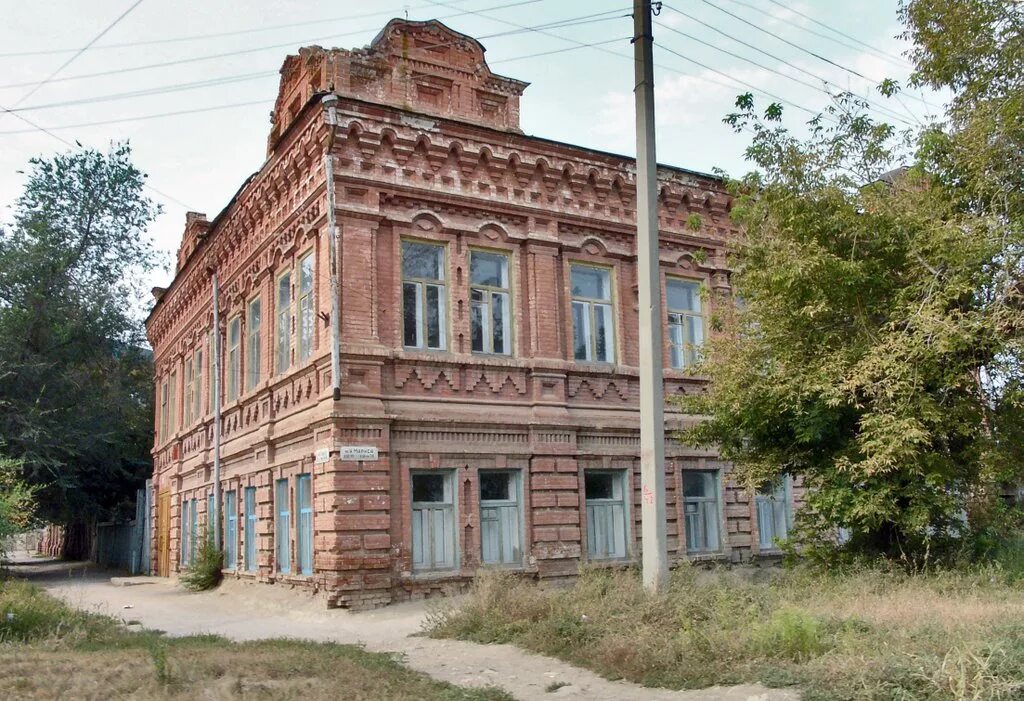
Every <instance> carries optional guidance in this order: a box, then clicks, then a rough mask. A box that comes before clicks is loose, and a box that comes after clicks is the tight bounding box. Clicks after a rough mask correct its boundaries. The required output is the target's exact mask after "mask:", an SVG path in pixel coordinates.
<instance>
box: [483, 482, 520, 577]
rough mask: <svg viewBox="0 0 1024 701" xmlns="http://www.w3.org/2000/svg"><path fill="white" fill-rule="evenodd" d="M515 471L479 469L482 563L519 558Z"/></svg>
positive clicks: (515, 561)
mask: <svg viewBox="0 0 1024 701" xmlns="http://www.w3.org/2000/svg"><path fill="white" fill-rule="evenodd" d="M520 491H521V490H520V487H519V473H518V472H515V471H509V470H481V471H480V551H481V558H482V560H483V562H484V564H485V565H518V564H522V561H523V547H522V510H521V503H522V502H521V500H520V496H519V495H520Z"/></svg>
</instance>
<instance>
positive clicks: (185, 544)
mask: <svg viewBox="0 0 1024 701" xmlns="http://www.w3.org/2000/svg"><path fill="white" fill-rule="evenodd" d="M190 523H191V521H190V520H189V508H188V499H183V500H182V502H181V538H180V549H181V564H182V565H183V566H184V565H187V564H188V563H189V562H191V560H192V556H191V545H192V541H191V540H189V537H188V536H189V530H190V528H189V524H190Z"/></svg>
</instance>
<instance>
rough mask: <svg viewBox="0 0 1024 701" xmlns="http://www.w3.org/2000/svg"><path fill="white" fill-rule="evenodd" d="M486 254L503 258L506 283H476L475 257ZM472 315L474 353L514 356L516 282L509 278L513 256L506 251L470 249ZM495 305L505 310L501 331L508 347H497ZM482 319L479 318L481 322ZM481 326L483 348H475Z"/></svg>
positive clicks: (470, 300) (471, 342) (505, 345)
mask: <svg viewBox="0 0 1024 701" xmlns="http://www.w3.org/2000/svg"><path fill="white" fill-rule="evenodd" d="M475 255H485V256H495V257H498V258H501V260H502V277H503V278H504V286H494V285H483V284H479V283H475V282H473V278H472V276H473V256H475ZM469 258H470V263H469V270H470V273H469V274H470V280H469V285H470V286H469V318H470V336H469V338H470V348H471V350H472V352H473V353H481V354H489V355H512V289H511V288H512V284H511V280H510V277H509V271H510V268H511V256H510V255H509V254H508V253H506V252H504V251H493V250H485V249H478V248H474V249H470V251H469ZM495 304H497V305H499V306H500V307H501V310H502V314H501V332H502V341H503V342H504V348H503V349H502V350H495V349H494V345H495V344H494V340H495V331H496V328H495V325H494V310H495ZM478 319H479V321H478ZM477 324H479V325H480V327H481V329H480V337H481V345H482V347H481V348H480V349H477V348H474V347H473V343H474V342H475V338H476V331H475V327H476V326H477Z"/></svg>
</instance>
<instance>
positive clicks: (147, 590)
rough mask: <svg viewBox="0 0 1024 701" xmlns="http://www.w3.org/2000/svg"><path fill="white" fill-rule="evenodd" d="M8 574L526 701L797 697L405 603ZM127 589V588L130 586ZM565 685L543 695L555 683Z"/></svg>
mask: <svg viewBox="0 0 1024 701" xmlns="http://www.w3.org/2000/svg"><path fill="white" fill-rule="evenodd" d="M12 569H14V570H15V571H16V572H17V573H19V574H21V575H22V576H25V577H27V578H29V579H31V580H33V581H35V582H36V583H38V584H39V585H41V586H43V587H45V588H46V589H47V590H48V591H49V592H50V593H51V594H54V595H55V596H58V597H59V598H61V599H63V600H64V601H65V602H67V603H68V604H70V605H72V606H75V607H78V608H81V609H85V610H89V611H95V612H98V613H105V614H108V615H112V616H114V617H116V618H119V619H121V620H123V621H124V622H125V623H127V624H132V625H142V626H144V627H146V628H152V629H157V630H162V631H165V632H166V633H167V634H169V635H190V634H197V633H214V634H218V635H223V636H225V637H227V638H230V639H233V640H253V639H260V638H304V639H309V640H317V641H330V642H339V643H362V644H363V645H365V646H366V648H367V649H369V650H373V651H379V652H395V653H399V654H400V655H401V656H402V657H403V658H404V660H405V662H406V663H407V664H408V665H409V666H410V667H412V668H413V669H416V670H419V671H422V672H425V673H426V674H428V675H430V676H431V677H434V678H435V679H438V680H442V681H446V682H451V683H454V684H459V685H463V686H487V685H494V686H499V687H501V688H503V689H505V690H506V691H508V692H509V693H511V694H512V695H513V696H515V697H516V698H517V699H521V700H522V701H535V700H536V701H552V700H554V699H566V698H568V699H587V700H588V701H590V700H594V701H794V700H795V699H798V698H799V697H798V695H797V694H796V693H795V692H793V691H791V690H768V689H765V688H762V687H759V686H738V687H725V688H721V687H715V688H711V689H703V690H700V691H668V690H661V689H648V688H644V687H641V686H637V685H635V684H630V683H628V682H621V681H615V682H613V681H608V680H606V679H603V678H601V677H599V676H598V675H596V674H594V673H592V672H589V671H587V670H584V669H579V668H577V667H573V666H571V665H569V664H566V663H564V662H561V661H559V660H555V659H552V658H549V657H543V656H541V655H534V654H532V653H528V652H525V651H523V650H521V649H519V648H516V647H513V646H511V645H478V644H475V643H467V642H460V641H452V640H432V639H430V638H425V637H422V636H421V635H418V634H419V633H420V631H421V630H422V623H423V620H424V617H425V616H426V614H427V612H428V610H429V609H428V607H429V606H431V605H436V604H429V603H426V604H425V603H422V602H416V603H407V604H397V605H394V606H389V607H387V608H385V609H380V610H376V611H368V612H360V613H352V612H349V611H345V610H339V609H325V608H324V605H323V603H322V602H320V601H316V600H314V599H312V598H311V597H310V596H309V595H308V594H305V593H303V592H298V591H291V590H287V589H285V588H283V587H270V586H265V585H258V584H257V585H254V584H248V583H241V582H237V581H227V582H225V583H224V584H223V585H222V586H221V587H220V588H219V589H217V590H216V591H213V592H204V593H199V594H193V593H189V592H185V591H183V590H182V589H180V588H178V587H176V586H174V584H173V583H172V582H170V581H169V580H166V579H161V578H157V577H132V578H123V579H122V578H114V579H113V580H112V579H111V576H110V574H109V573H104V572H99V571H95V570H92V569H90V568H89V567H87V566H82V565H71V566H69V565H67V564H65V563H60V562H55V561H41V560H34V561H26V560H24V559H22V560H20V561H17V562H15V563H14V565H13V567H12ZM129 583H130V585H129V586H124V585H123V584H129ZM556 683H558V684H563V685H564V686H561V687H560V688H558V689H557V690H555V691H550V692H549V691H547V689H548V688H550V687H551V686H552V685H554V684H556Z"/></svg>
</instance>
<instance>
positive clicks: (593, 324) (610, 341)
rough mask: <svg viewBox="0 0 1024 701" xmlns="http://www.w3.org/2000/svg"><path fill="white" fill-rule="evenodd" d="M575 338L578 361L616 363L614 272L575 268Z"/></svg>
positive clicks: (572, 274) (573, 305)
mask: <svg viewBox="0 0 1024 701" xmlns="http://www.w3.org/2000/svg"><path fill="white" fill-rule="evenodd" d="M571 277H572V337H573V354H574V356H575V358H576V360H595V361H598V362H602V363H613V362H615V322H614V317H613V315H612V286H611V270H609V269H608V268H596V267H594V266H592V265H573V266H572V269H571Z"/></svg>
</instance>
